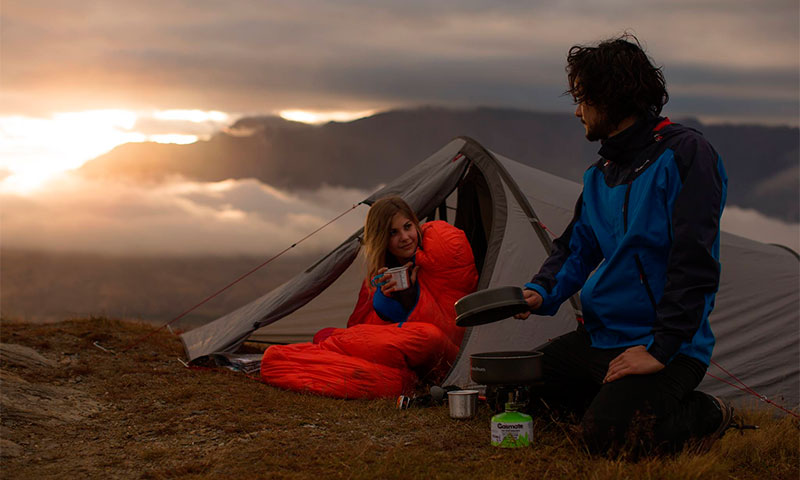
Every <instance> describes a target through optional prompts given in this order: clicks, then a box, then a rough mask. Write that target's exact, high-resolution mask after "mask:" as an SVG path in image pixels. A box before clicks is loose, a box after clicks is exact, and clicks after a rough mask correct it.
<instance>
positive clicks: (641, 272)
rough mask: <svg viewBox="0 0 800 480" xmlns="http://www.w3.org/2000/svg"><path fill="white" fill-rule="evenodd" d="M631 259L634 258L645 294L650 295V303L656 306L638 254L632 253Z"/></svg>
mask: <svg viewBox="0 0 800 480" xmlns="http://www.w3.org/2000/svg"><path fill="white" fill-rule="evenodd" d="M633 259H634V260H636V268H638V269H639V282H640V283H641V284H642V285H644V289H645V290H646V291H647V296H648V297H650V303H651V304H652V305H653V308H656V297H655V295H653V291H652V290H650V282H648V281H647V276H646V275H645V274H644V266H643V265H642V260H641V259H640V258H639V254H638V253H637V254H634V255H633Z"/></svg>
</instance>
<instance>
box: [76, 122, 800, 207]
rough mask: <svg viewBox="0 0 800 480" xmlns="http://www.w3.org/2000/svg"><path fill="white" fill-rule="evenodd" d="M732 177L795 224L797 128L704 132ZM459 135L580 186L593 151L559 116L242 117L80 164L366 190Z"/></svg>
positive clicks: (732, 199)
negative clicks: (205, 132)
mask: <svg viewBox="0 0 800 480" xmlns="http://www.w3.org/2000/svg"><path fill="white" fill-rule="evenodd" d="M678 121H679V122H680V123H683V124H685V125H687V126H691V127H694V128H697V129H698V130H700V131H702V132H703V133H704V135H705V136H706V138H708V139H709V141H711V143H712V144H713V145H714V147H715V148H716V149H717V151H718V152H719V153H720V154H721V155H722V157H723V159H724V161H725V166H726V169H727V171H728V176H729V194H728V204H729V205H737V206H740V207H743V208H753V209H756V210H759V211H761V212H762V213H764V214H767V215H769V216H772V217H777V218H781V219H784V220H788V221H792V222H797V221H798V219H799V218H800V207H799V206H798V194H799V192H800V185H799V183H800V181H799V180H798V179H799V178H800V166H798V155H800V147H799V145H798V143H799V140H800V136H798V129H797V128H795V127H767V126H757V125H752V126H738V125H706V126H704V125H702V124H701V123H700V122H698V121H697V120H693V119H686V120H678ZM456 136H469V137H472V138H474V139H476V140H478V141H479V142H480V143H481V144H482V145H484V146H485V147H487V148H489V149H490V150H493V151H495V152H497V153H499V154H502V155H505V156H507V157H509V158H512V159H514V160H516V161H519V162H522V163H526V164H528V165H532V166H534V167H536V168H539V169H542V170H545V171H548V172H551V173H553V174H556V175H559V176H562V177H565V178H569V179H572V180H575V181H580V180H581V177H582V175H583V172H584V170H586V168H587V167H588V166H589V165H590V164H591V163H592V162H593V161H594V160H595V159H596V152H597V149H598V148H599V144H597V143H590V142H587V141H586V140H585V139H584V137H583V129H582V128H581V127H580V125H579V124H578V122H577V120H576V119H575V118H574V117H573V116H572V115H571V114H566V113H541V112H531V111H522V110H512V109H500V108H477V109H473V110H451V109H444V108H420V109H414V110H394V111H389V112H384V113H379V114H377V115H374V116H371V117H368V118H362V119H359V120H355V121H352V122H347V123H339V122H331V123H327V124H325V125H321V126H312V125H306V124H302V123H296V122H290V121H286V120H283V119H281V118H278V117H273V116H265V117H248V118H243V119H241V120H239V121H237V122H236V123H235V124H233V125H232V126H231V127H230V128H229V129H228V130H227V131H226V132H220V133H218V134H216V135H214V136H213V137H212V138H211V139H210V140H208V141H201V142H197V143H194V144H190V145H163V144H156V143H129V144H124V145H120V146H118V147H117V148H115V149H114V150H112V151H110V152H109V153H107V154H105V155H102V156H100V157H98V158H96V159H94V160H91V161H89V162H87V163H86V164H85V165H84V166H83V167H82V168H81V169H80V171H81V172H82V173H83V174H85V175H87V176H91V177H113V178H130V179H136V180H140V181H161V180H163V179H165V178H167V177H169V176H171V175H177V174H179V175H182V176H184V177H187V178H191V179H196V180H203V181H219V180H224V179H228V178H249V177H252V178H257V179H259V180H261V181H262V182H264V183H268V184H270V185H273V186H276V187H280V188H288V189H314V188H317V187H319V186H320V185H322V184H328V185H342V186H348V187H359V188H370V187H374V186H376V185H378V184H380V183H386V182H388V181H390V180H391V179H392V178H394V177H396V176H398V175H400V174H402V173H403V172H405V171H406V170H407V169H408V168H409V167H411V166H412V165H414V164H416V163H417V162H419V161H421V160H422V159H424V158H425V157H427V156H428V155H429V154H431V153H432V152H434V151H436V150H437V149H438V148H440V147H441V146H443V145H444V144H445V143H447V142H448V141H450V140H451V139H452V138H454V137H456Z"/></svg>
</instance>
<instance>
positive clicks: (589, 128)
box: [583, 115, 617, 142]
mask: <svg viewBox="0 0 800 480" xmlns="http://www.w3.org/2000/svg"><path fill="white" fill-rule="evenodd" d="M583 125H584V126H585V127H586V140H589V141H590V142H596V141H597V140H605V139H607V138H608V136H609V135H611V132H613V131H614V130H615V129H616V128H617V126H616V125H613V124H612V123H611V121H609V119H608V117H607V116H605V115H603V116H602V117H598V118H597V119H596V121H595V122H593V123H592V125H588V124H586V123H584V124H583Z"/></svg>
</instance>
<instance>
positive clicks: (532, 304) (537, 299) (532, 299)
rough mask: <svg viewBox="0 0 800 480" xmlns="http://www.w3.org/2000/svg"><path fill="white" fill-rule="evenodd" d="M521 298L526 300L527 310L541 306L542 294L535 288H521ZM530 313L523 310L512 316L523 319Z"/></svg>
mask: <svg viewBox="0 0 800 480" xmlns="http://www.w3.org/2000/svg"><path fill="white" fill-rule="evenodd" d="M522 298H524V299H525V301H526V302H528V307H529V310H536V309H537V308H539V307H541V306H542V296H541V295H539V292H537V291H536V290H523V291H522ZM530 314H531V312H530V311H525V312H522V313H518V314H516V315H514V318H518V319H520V320H525V319H526V318H528V317H529V316H530Z"/></svg>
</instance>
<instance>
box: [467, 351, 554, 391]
mask: <svg viewBox="0 0 800 480" xmlns="http://www.w3.org/2000/svg"><path fill="white" fill-rule="evenodd" d="M543 356H544V354H543V353H542V352H538V351H511V352H486V353H473V354H472V355H470V356H469V365H470V369H469V371H470V377H471V378H472V381H474V382H475V383H478V384H480V385H527V384H529V383H533V382H536V381H537V380H541V378H542V375H543V374H542V370H543V367H542V357H543Z"/></svg>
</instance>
